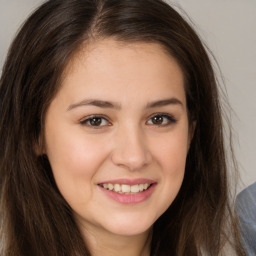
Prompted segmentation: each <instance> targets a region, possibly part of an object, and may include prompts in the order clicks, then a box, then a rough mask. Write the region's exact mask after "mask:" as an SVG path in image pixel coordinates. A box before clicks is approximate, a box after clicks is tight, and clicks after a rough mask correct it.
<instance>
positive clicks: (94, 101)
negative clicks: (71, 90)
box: [67, 99, 121, 111]
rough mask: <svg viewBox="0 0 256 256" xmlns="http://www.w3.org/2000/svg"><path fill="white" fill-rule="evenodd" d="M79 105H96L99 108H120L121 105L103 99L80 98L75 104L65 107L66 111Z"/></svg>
mask: <svg viewBox="0 0 256 256" xmlns="http://www.w3.org/2000/svg"><path fill="white" fill-rule="evenodd" d="M81 106H96V107H100V108H114V109H121V105H120V104H118V103H114V102H109V101H104V100H97V99H86V100H82V101H80V102H78V103H76V104H72V105H70V106H69V107H68V108H67V111H70V110H72V109H74V108H77V107H81Z"/></svg>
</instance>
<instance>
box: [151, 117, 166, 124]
mask: <svg viewBox="0 0 256 256" xmlns="http://www.w3.org/2000/svg"><path fill="white" fill-rule="evenodd" d="M163 120H164V119H163V117H162V116H154V117H153V118H152V123H153V124H157V125H159V124H162V123H163Z"/></svg>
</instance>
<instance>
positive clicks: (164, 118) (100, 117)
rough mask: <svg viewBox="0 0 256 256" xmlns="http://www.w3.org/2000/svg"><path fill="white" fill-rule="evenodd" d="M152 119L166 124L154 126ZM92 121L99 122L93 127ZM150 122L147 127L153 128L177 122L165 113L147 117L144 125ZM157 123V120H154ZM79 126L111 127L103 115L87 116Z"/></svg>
mask: <svg viewBox="0 0 256 256" xmlns="http://www.w3.org/2000/svg"><path fill="white" fill-rule="evenodd" d="M153 118H162V121H163V122H167V123H165V124H162V123H160V124H156V123H153V121H152V120H153ZM93 119H95V120H94V121H95V122H97V121H99V125H97V124H96V125H93V124H92V122H93ZM96 119H98V120H96ZM103 120H104V121H105V122H107V124H104V125H102V121H103ZM150 120H151V123H150V124H149V125H155V126H158V127H165V126H169V125H171V124H174V123H176V122H177V120H176V119H175V118H174V117H173V116H172V115H170V114H166V113H156V114H153V115H151V116H150V117H149V119H148V121H147V122H146V123H148V122H149V121H150ZM156 121H157V120H156ZM80 124H81V125H84V126H88V127H92V128H94V129H99V128H101V127H106V126H111V122H110V121H109V120H108V118H106V117H105V116H103V115H92V116H89V117H87V118H86V119H84V120H82V121H80Z"/></svg>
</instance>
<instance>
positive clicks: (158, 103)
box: [146, 98, 183, 108]
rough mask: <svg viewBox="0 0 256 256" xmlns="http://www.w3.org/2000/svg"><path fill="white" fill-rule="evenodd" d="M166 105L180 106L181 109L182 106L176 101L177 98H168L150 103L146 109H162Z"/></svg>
mask: <svg viewBox="0 0 256 256" xmlns="http://www.w3.org/2000/svg"><path fill="white" fill-rule="evenodd" d="M167 105H180V106H181V107H183V104H182V102H181V101H180V100H178V99H177V98H170V99H165V100H158V101H153V102H150V103H148V104H147V106H146V108H155V107H164V106H167Z"/></svg>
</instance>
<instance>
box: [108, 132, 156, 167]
mask: <svg viewBox="0 0 256 256" xmlns="http://www.w3.org/2000/svg"><path fill="white" fill-rule="evenodd" d="M111 159H112V162H113V163H114V164H115V165H117V166H121V167H123V168H126V169H128V170H129V171H137V170H140V169H142V168H145V166H147V165H149V164H150V163H151V161H152V155H151V152H150V150H149V148H148V146H147V141H146V139H145V136H144V134H143V132H142V131H140V129H139V128H137V129H136V128H134V127H133V128H130V129H129V128H127V129H123V130H122V131H121V130H120V131H119V132H118V134H117V135H116V137H115V139H114V149H113V151H112V156H111Z"/></svg>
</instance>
